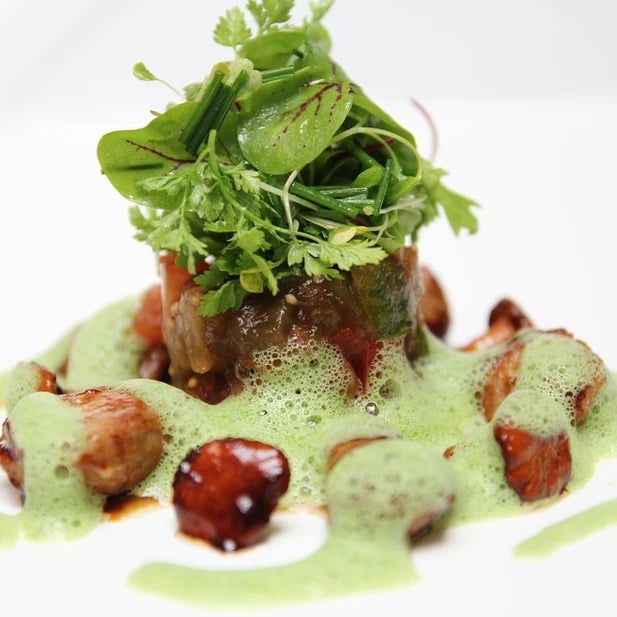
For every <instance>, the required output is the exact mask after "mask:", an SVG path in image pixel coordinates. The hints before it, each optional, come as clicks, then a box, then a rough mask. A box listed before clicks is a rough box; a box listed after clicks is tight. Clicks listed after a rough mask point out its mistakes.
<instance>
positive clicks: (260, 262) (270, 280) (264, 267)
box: [251, 253, 279, 295]
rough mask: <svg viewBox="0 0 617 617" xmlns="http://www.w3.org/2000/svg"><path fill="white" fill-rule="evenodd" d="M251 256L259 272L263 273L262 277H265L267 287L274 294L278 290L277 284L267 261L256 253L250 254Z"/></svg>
mask: <svg viewBox="0 0 617 617" xmlns="http://www.w3.org/2000/svg"><path fill="white" fill-rule="evenodd" d="M251 258H252V259H253V261H254V262H255V264H256V265H257V267H258V268H259V271H260V272H261V274H263V276H264V278H265V279H266V283H267V285H268V289H269V290H270V291H271V292H272V295H276V294H277V293H278V291H279V286H278V283H277V282H276V278H275V276H274V274H273V273H272V269H271V268H270V266H269V265H268V262H267V261H266V260H265V259H264V258H263V257H261V256H259V255H257V254H256V253H253V254H251Z"/></svg>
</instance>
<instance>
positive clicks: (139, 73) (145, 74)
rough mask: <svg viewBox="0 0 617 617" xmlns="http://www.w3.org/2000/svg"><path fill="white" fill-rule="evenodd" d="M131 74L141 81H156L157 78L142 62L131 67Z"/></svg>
mask: <svg viewBox="0 0 617 617" xmlns="http://www.w3.org/2000/svg"><path fill="white" fill-rule="evenodd" d="M133 75H135V77H137V79H141V80H142V81H156V80H157V78H156V77H155V75H154V74H153V73H151V72H150V71H149V70H148V69H147V68H146V65H145V64H144V63H143V62H138V63H137V64H136V65H135V66H134V67H133Z"/></svg>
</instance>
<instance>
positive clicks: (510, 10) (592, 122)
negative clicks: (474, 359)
mask: <svg viewBox="0 0 617 617" xmlns="http://www.w3.org/2000/svg"><path fill="white" fill-rule="evenodd" d="M126 4H128V3H120V2H105V3H103V2H94V1H90V2H79V3H77V2H68V1H66V0H65V1H63V2H62V1H61V2H55V3H43V2H34V1H32V2H25V1H24V2H21V3H19V2H17V3H13V4H12V5H11V9H10V10H9V11H7V12H6V13H4V14H3V15H2V16H0V35H1V36H0V53H1V54H2V57H3V58H5V59H9V60H10V61H5V63H4V64H3V67H2V69H1V70H2V83H3V87H2V89H1V94H0V96H1V97H2V98H1V99H0V124H1V127H0V128H1V132H0V135H1V136H2V141H1V147H0V169H2V192H1V195H2V206H1V208H2V215H3V223H2V243H0V264H1V265H0V268H1V270H0V272H1V281H2V290H3V293H2V298H3V303H2V307H1V308H0V315H1V317H2V319H1V321H0V323H2V324H3V325H2V346H0V366H1V367H9V366H11V365H12V364H13V363H14V362H15V361H17V360H20V359H23V358H27V357H30V356H31V355H33V354H35V353H37V352H38V351H40V350H41V349H43V348H44V347H45V346H47V345H48V344H49V343H51V342H52V341H53V340H54V339H55V338H56V337H57V336H58V335H59V334H60V333H61V332H63V331H64V330H65V329H66V328H68V327H69V326H70V325H71V324H73V323H74V322H76V321H79V320H81V319H83V318H84V317H86V316H88V315H89V314H90V313H92V312H93V311H95V310H96V309H97V308H99V307H100V306H102V305H104V304H106V303H108V302H110V301H111V300H114V299H116V298H119V297H122V296H124V295H127V294H131V293H134V292H135V291H138V290H141V289H143V288H144V287H146V286H147V285H148V284H150V283H151V282H152V281H153V280H154V276H155V275H154V267H153V261H152V258H151V257H150V255H149V250H148V249H147V248H146V247H145V246H141V245H139V244H138V243H136V242H135V241H133V240H131V235H132V231H131V228H130V225H129V223H128V221H127V216H126V204H125V203H124V201H123V200H122V198H121V197H119V196H118V195H117V194H116V193H115V191H114V190H113V189H112V188H111V187H110V186H109V185H108V182H107V181H106V179H105V178H104V177H102V176H100V174H99V170H98V165H97V161H96V156H95V147H96V142H97V140H98V137H99V136H100V135H101V134H102V133H104V132H106V131H109V130H113V129H116V128H132V127H138V126H141V125H143V124H145V123H146V122H147V121H148V120H149V118H148V113H147V112H148V110H149V109H150V108H151V107H153V108H158V109H161V108H162V107H163V106H164V104H165V102H166V101H167V100H168V99H169V98H170V97H171V94H170V95H168V93H167V92H166V91H165V89H164V87H163V86H161V85H159V84H155V83H141V82H138V81H137V80H135V79H134V78H132V77H131V75H130V73H131V68H132V65H133V64H134V63H135V62H137V61H140V60H141V61H144V62H145V63H146V64H147V66H148V67H149V68H150V69H151V70H153V71H154V72H155V73H157V74H160V76H161V77H163V78H166V79H169V80H173V81H174V83H176V84H179V85H183V84H184V83H187V82H189V81H195V80H199V79H201V78H202V77H203V73H204V72H205V71H207V70H209V67H210V65H211V63H212V62H213V61H214V60H218V59H221V58H223V57H224V58H226V57H229V54H226V53H225V50H217V48H216V47H215V46H214V44H211V41H210V32H211V30H212V26H213V23H214V21H215V18H216V16H218V15H219V14H221V13H222V12H223V10H224V9H225V8H227V7H229V6H233V5H234V4H235V2H227V1H226V2H217V3H208V4H206V3H201V4H199V5H198V4H194V3H192V2H185V1H179V2H176V3H174V4H173V6H170V5H169V3H163V2H156V1H151V2H148V3H146V2H134V3H130V6H126ZM401 5H402V3H399V2H394V1H382V2H380V3H379V8H378V10H377V9H376V8H375V4H374V3H368V2H354V3H353V5H352V3H351V2H350V1H349V0H339V2H338V3H337V5H336V6H335V8H334V9H333V11H332V14H331V15H330V16H329V17H328V19H327V21H326V23H327V25H328V27H329V28H330V30H331V33H332V34H333V38H334V42H335V47H334V56H335V57H336V58H337V59H338V60H339V61H340V63H341V65H342V66H344V67H345V69H346V70H347V71H348V72H349V73H350V74H351V75H352V76H353V78H354V79H356V80H357V81H358V82H359V83H361V84H362V85H363V86H365V89H366V90H367V91H368V93H369V94H371V95H372V96H374V97H375V98H376V99H377V100H378V101H379V102H380V103H381V104H382V105H383V106H384V107H385V108H386V109H387V110H388V111H389V112H390V113H391V114H392V115H393V116H395V117H396V118H397V119H399V121H400V122H401V123H402V124H404V125H407V126H409V128H410V129H411V130H412V131H413V132H415V133H416V135H417V137H418V141H419V144H420V147H421V149H423V151H424V152H428V150H429V149H430V138H429V131H428V129H427V127H426V124H425V123H424V120H423V119H422V117H421V115H420V114H418V113H417V111H415V110H414V108H413V107H412V106H411V105H410V103H409V97H411V96H414V97H416V98H418V99H420V100H421V101H422V103H423V104H424V106H425V107H427V108H428V109H429V110H430V112H431V115H432V116H433V118H434V120H435V122H436V123H437V125H438V128H439V138H440V147H439V153H438V157H437V161H436V162H437V163H438V164H439V165H441V166H443V167H445V168H446V169H449V170H451V175H450V177H449V179H448V181H449V185H450V186H451V187H452V188H455V189H456V190H459V191H460V192H463V193H465V194H468V195H470V196H473V197H474V198H476V199H477V200H478V201H479V202H480V203H481V204H482V206H483V207H482V209H481V210H479V211H478V212H477V214H478V217H479V220H480V233H479V234H478V235H477V236H474V237H462V238H458V239H456V238H454V237H453V235H452V234H451V232H450V230H449V228H448V225H447V223H446V222H445V220H440V221H438V222H436V223H435V224H434V225H433V226H432V227H430V228H429V229H427V230H426V231H425V232H424V233H423V234H422V236H421V238H420V247H421V258H422V261H423V262H425V263H427V264H429V265H430V266H432V267H433V269H434V270H435V272H436V273H437V275H438V276H439V278H440V279H441V281H442V283H443V285H444V286H445V288H446V290H447V292H448V295H449V298H450V301H451V307H452V311H453V314H454V324H453V329H452V332H451V340H452V342H453V343H462V342H465V341H466V340H468V339H470V338H472V337H473V336H475V335H476V334H478V333H479V332H481V331H482V330H483V329H484V327H485V323H486V318H487V315H488V311H489V310H490V308H491V307H492V305H493V304H494V303H495V302H496V301H497V300H498V299H499V298H501V297H503V296H506V295H507V296H510V297H512V298H514V299H515V300H516V301H517V302H519V303H520V304H521V305H522V307H523V308H524V309H525V310H526V311H527V313H528V314H529V315H530V316H531V318H532V319H533V320H534V321H535V323H536V324H537V325H538V326H539V327H541V328H552V327H561V326H563V327H566V328H568V329H569V330H571V331H572V332H574V333H575V334H576V335H577V337H579V338H582V339H584V340H586V341H587V342H588V343H589V344H590V345H591V347H592V348H593V349H594V350H595V351H596V352H598V353H599V354H600V355H601V356H602V357H603V358H604V359H605V360H606V362H607V364H609V366H611V367H617V331H616V330H615V328H614V311H615V305H616V302H615V297H614V292H613V279H614V273H613V267H614V264H615V263H616V256H617V255H616V253H617V248H616V243H615V240H614V229H615V223H616V222H617V215H616V212H617V203H616V198H615V190H614V186H613V177H614V168H615V163H617V160H616V158H615V154H614V144H615V143H617V111H616V110H617V76H616V71H615V68H614V58H615V57H616V54H617V49H616V44H615V40H614V37H612V32H613V28H612V26H614V24H615V21H616V14H615V10H614V8H613V7H612V6H609V3H603V2H600V1H599V0H598V1H597V2H590V3H586V4H585V6H584V7H583V6H582V5H581V6H578V5H577V4H575V3H557V2H552V3H551V2H543V3H538V2H531V0H529V1H524V2H522V3H518V4H517V5H516V6H512V7H510V6H508V7H506V6H503V5H502V3H490V2H488V0H487V1H485V2H472V3H464V4H461V3H456V2H454V1H452V2H446V1H441V2H434V3H430V4H429V3H423V4H422V5H421V6H414V7H412V6H409V7H406V8H405V9H402V7H401ZM399 11H403V12H402V14H400V13H399ZM352 15H353V18H354V22H353V23H351V21H350V20H351V16H352ZM611 24H612V25H611ZM26 41H27V44H26ZM616 481H617V468H616V466H615V465H606V466H602V467H601V469H600V472H599V473H598V474H597V475H596V478H595V479H594V481H593V482H592V484H591V485H590V486H588V487H587V488H586V489H585V490H584V491H582V492H580V493H578V494H575V495H572V496H569V497H568V498H567V499H564V500H562V501H561V502H560V503H558V504H557V505H556V506H554V507H552V508H550V509H547V510H543V511H542V512H539V513H537V514H535V515H532V516H526V517H524V518H520V517H519V518H515V519H507V520H503V521H498V522H495V523H492V524H482V525H477V526H472V527H464V528H459V529H453V530H450V531H448V532H447V533H446V534H445V535H444V536H443V537H442V538H439V539H436V540H435V541H432V542H427V543H423V544H422V545H421V546H420V547H419V548H418V549H417V550H415V551H414V555H413V559H414V561H415V563H416V565H417V568H418V570H419V571H420V573H421V575H422V581H421V582H420V583H419V584H417V585H414V586H411V587H409V588H407V589H403V590H399V591H395V592H392V593H386V594H377V595H374V596H370V597H368V598H367V597H365V596H363V595H358V596H356V597H350V598H345V599H343V600H337V601H331V602H326V603H325V604H324V605H323V607H320V609H319V610H322V611H323V610H326V609H327V612H336V613H340V612H341V611H342V610H343V609H344V610H345V611H347V610H354V611H356V612H362V611H364V610H371V611H372V612H375V611H377V610H379V611H382V610H391V611H393V612H394V613H403V612H404V613H405V614H407V613H411V612H412V611H417V612H418V614H427V612H428V611H429V610H430V613H431V614H435V615H437V614H444V615H445V614H452V613H453V612H454V611H456V613H457V614H458V613H459V612H460V611H463V612H465V611H466V610H472V609H473V610H474V611H475V613H476V614H487V613H488V611H489V610H490V611H491V612H493V611H499V612H500V614H503V615H510V614H511V615H519V614H520V610H522V609H525V610H529V611H531V612H532V613H534V614H536V613H539V611H540V609H545V610H549V609H550V610H551V611H553V612H555V613H557V612H558V611H561V612H562V613H564V612H565V613H568V614H569V613H570V612H575V611H576V610H579V611H580V610H584V609H585V608H586V607H587V610H588V607H589V606H590V605H589V604H588V602H589V598H591V597H593V598H594V600H593V603H592V604H591V606H595V605H596V602H598V605H600V603H601V601H602V600H607V601H608V599H609V598H612V589H613V581H612V573H611V571H610V570H609V569H608V568H606V567H605V565H604V562H603V556H604V555H605V554H606V547H610V546H615V542H616V541H617V527H616V528H613V529H608V530H606V531H604V532H602V533H601V534H598V535H597V536H595V537H591V538H589V539H587V540H586V541H584V542H581V543H579V544H577V545H574V546H572V547H569V548H566V549H563V550H562V551H560V552H559V553H557V554H556V555H555V556H554V557H552V558H550V559H547V560H544V561H540V562H537V563H536V562H523V561H516V560H514V559H513V558H512V556H511V549H512V547H513V546H514V545H515V544H516V543H517V542H518V541H520V540H521V539H524V538H526V537H528V536H529V535H531V534H533V533H534V532H536V531H537V530H539V529H540V528H542V527H544V526H545V525H546V524H548V523H550V522H553V521H555V520H559V519H561V518H563V517H564V516H566V515H568V514H570V513H573V512H576V511H578V510H580V509H582V508H584V507H586V506H588V505H590V504H592V503H595V502H597V501H600V500H602V499H606V498H609V497H612V496H613V495H614V494H615V482H616ZM17 508H18V503H17V499H16V495H15V493H14V491H12V489H10V487H9V486H8V484H7V483H5V482H4V481H0V510H1V511H5V512H9V511H15V510H16V509H17ZM174 530H175V526H174V521H173V516H171V513H170V512H167V511H161V512H151V513H148V514H145V515H142V516H138V517H134V518H131V519H128V520H126V521H124V522H122V523H113V524H107V525H103V526H102V527H100V528H99V529H98V530H96V531H95V532H94V533H93V534H92V535H90V536H88V537H87V538H85V539H84V540H82V541H79V542H76V543H73V544H70V545H66V546H60V547H47V546H42V547H41V546H34V545H29V544H21V545H20V546H19V547H18V548H17V549H16V550H14V551H11V552H6V553H3V554H0V578H1V579H2V580H3V581H4V582H5V585H4V587H3V594H2V598H3V605H4V607H5V608H11V609H13V610H15V609H19V610H20V612H22V613H23V614H27V613H28V612H29V611H30V609H32V610H36V609H39V610H40V609H41V607H43V606H47V607H48V608H49V607H52V608H53V609H54V610H53V611H52V612H53V613H56V612H59V610H60V609H62V610H63V613H64V614H65V615H76V614H81V613H82V612H83V611H85V610H87V611H88V613H89V614H90V615H108V614H109V613H110V611H112V610H113V611H115V612H117V613H119V614H129V611H131V612H134V611H140V612H145V611H149V612H150V613H151V614H154V615H160V614H163V612H166V611H170V612H173V614H174V615H178V616H180V615H192V614H197V613H199V614H204V612H203V611H194V610H192V609H189V608H186V607H182V608H178V607H177V606H175V605H171V604H167V603H166V602H164V601H162V600H159V599H157V598H153V597H149V596H146V595H142V594H140V593H136V592H134V591H132V590H130V589H129V588H127V587H126V586H125V584H124V578H125V576H126V574H127V573H128V572H130V571H131V570H132V569H133V568H134V567H136V566H138V565H140V564H141V563H143V562H144V561H147V560H152V559H165V560H173V559H176V560H179V561H180V560H188V561H189V562H190V563H199V564H202V565H203V566H204V567H221V568H229V567H253V566H257V565H265V564H269V565H271V564H276V563H284V562H289V561H293V560H294V559H298V558H301V557H302V556H304V555H307V554H308V553H310V552H311V551H312V550H314V549H315V548H317V546H319V544H320V542H322V541H323V539H324V538H325V535H326V533H327V531H326V527H325V523H324V522H323V521H322V520H321V519H306V518H303V517H298V516H290V517H277V518H276V519H275V526H274V530H273V533H272V534H271V535H270V537H269V540H268V542H267V543H265V544H262V545H260V546H259V547H257V548H255V549H254V550H252V551H247V552H244V553H242V554H239V555H234V556H228V557H223V556H220V555H219V554H218V553H216V552H215V551H211V550H209V549H207V548H199V549H197V547H195V546H193V544H187V543H185V542H182V541H181V540H178V539H177V538H175V537H174ZM581 564H584V566H583V565H581ZM7 582H10V583H9V584H6V583H7ZM358 586H359V588H360V589H361V588H362V582H361V581H359V583H358ZM583 590H584V591H583ZM315 610H317V609H316V608H315V607H312V606H297V607H293V608H292V609H285V610H281V611H268V614H269V615H271V614H277V613H280V614H285V615H292V614H293V615H304V614H306V615H309V614H311V615H312V614H314V612H315Z"/></svg>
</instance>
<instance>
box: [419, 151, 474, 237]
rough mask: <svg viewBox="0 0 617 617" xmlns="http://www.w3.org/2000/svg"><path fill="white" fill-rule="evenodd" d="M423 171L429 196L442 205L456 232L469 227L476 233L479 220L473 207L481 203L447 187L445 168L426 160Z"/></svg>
mask: <svg viewBox="0 0 617 617" xmlns="http://www.w3.org/2000/svg"><path fill="white" fill-rule="evenodd" d="M422 173H423V176H422V179H423V183H424V187H425V189H426V192H427V194H428V196H429V198H430V199H431V201H433V202H435V203H438V204H440V205H441V206H442V208H443V209H444V212H445V213H446V216H447V217H448V221H449V223H450V225H451V227H452V229H453V230H454V233H455V234H456V235H458V234H459V232H460V231H461V229H467V230H468V231H469V233H472V234H473V233H476V231H477V230H478V220H477V219H476V217H475V216H474V214H473V213H472V212H471V208H472V207H477V206H478V205H479V204H478V203H477V202H475V201H474V200H473V199H469V198H468V197H464V196H463V195H459V194H458V193H455V192H454V191H452V190H450V189H449V188H447V187H445V186H444V185H443V184H442V183H441V176H443V175H445V173H446V172H445V171H444V170H443V169H436V168H434V167H433V166H432V165H430V164H429V163H427V162H426V161H425V162H424V165H423V172H422Z"/></svg>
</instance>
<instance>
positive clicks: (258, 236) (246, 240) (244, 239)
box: [236, 227, 270, 253]
mask: <svg viewBox="0 0 617 617" xmlns="http://www.w3.org/2000/svg"><path fill="white" fill-rule="evenodd" d="M265 239H266V237H265V235H264V232H263V231H261V229H257V227H253V228H251V229H249V230H248V231H244V230H242V231H239V232H238V233H237V240H236V242H237V244H238V246H239V247H240V248H241V249H243V250H244V251H247V252H248V253H256V252H257V251H259V250H260V249H262V248H269V247H270V245H269V244H268V243H267V242H266V241H265Z"/></svg>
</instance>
